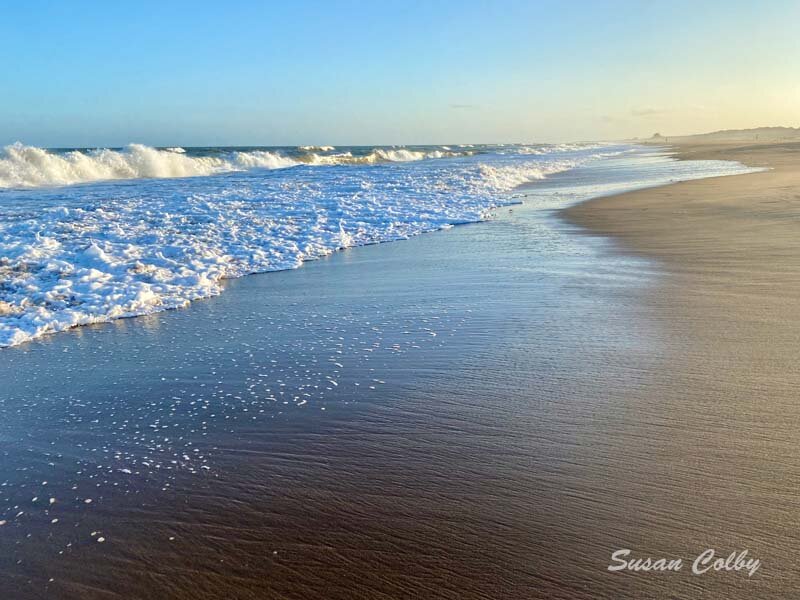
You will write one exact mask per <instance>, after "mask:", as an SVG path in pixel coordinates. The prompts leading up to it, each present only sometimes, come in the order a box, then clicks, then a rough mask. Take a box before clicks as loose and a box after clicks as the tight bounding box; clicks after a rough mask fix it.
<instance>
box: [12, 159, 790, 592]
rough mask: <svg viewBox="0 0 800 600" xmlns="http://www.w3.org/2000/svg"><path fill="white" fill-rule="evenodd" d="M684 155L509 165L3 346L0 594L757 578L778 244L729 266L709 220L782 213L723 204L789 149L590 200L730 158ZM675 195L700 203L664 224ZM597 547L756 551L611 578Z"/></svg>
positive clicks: (781, 422)
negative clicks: (467, 209) (464, 187)
mask: <svg viewBox="0 0 800 600" xmlns="http://www.w3.org/2000/svg"><path fill="white" fill-rule="evenodd" d="M702 158H703V159H704V160H702V161H696V162H695V161H693V160H687V161H677V162H676V161H672V160H670V159H669V158H668V157H666V156H665V154H664V152H663V151H662V150H661V149H658V148H652V149H641V148H635V149H633V150H632V151H631V152H627V153H623V154H619V155H612V156H608V157H604V158H602V159H599V160H597V161H594V162H591V163H588V164H585V165H582V166H580V167H579V168H572V169H567V170H563V171H560V172H557V173H553V174H550V175H548V176H547V177H546V178H544V179H538V180H535V181H530V182H529V183H526V184H525V185H523V186H522V187H520V188H517V189H516V190H515V191H514V194H515V196H514V199H515V200H516V201H517V202H519V203H518V204H513V205H505V206H502V207H499V208H496V209H494V210H493V212H492V216H491V219H490V220H488V221H486V222H482V223H474V224H467V225H463V226H459V227H454V228H447V229H445V230H443V231H438V232H436V233H431V234H427V235H421V236H417V237H413V238H411V239H407V240H403V241H399V242H396V243H383V244H378V245H373V246H369V247H361V248H352V249H348V250H345V251H341V252H337V253H334V254H332V255H329V256H324V257H321V258H320V259H319V260H316V261H312V262H307V263H305V264H304V265H303V266H302V267H301V268H298V269H294V270H287V271H280V272H274V273H267V274H261V275H252V276H248V277H243V278H239V279H231V280H227V281H225V282H224V288H225V289H224V292H223V293H222V294H221V295H219V296H215V297H213V298H210V299H208V300H204V301H202V302H195V303H193V304H192V305H191V307H189V308H188V309H187V310H179V311H168V312H161V313H158V314H152V315H147V316H144V317H139V318H136V319H120V320H114V321H112V322H110V323H106V324H98V325H91V326H86V327H79V328H76V329H71V330H69V331H67V332H63V333H58V334H55V335H48V336H43V337H41V338H39V339H36V340H34V341H33V342H31V343H27V344H23V345H20V346H18V347H12V348H7V349H4V350H3V352H4V354H3V358H4V359H5V360H4V361H3V362H2V363H0V370H1V371H2V372H0V375H2V378H3V381H4V383H5V387H4V391H3V397H2V400H3V403H2V410H3V417H4V419H3V422H2V423H3V425H2V429H0V441H1V442H2V451H3V456H4V467H5V473H4V475H5V478H4V481H3V487H2V490H3V494H2V500H3V501H4V506H3V508H4V512H3V516H2V519H3V520H4V521H5V522H4V524H3V525H2V527H0V548H2V558H0V590H2V592H3V593H4V594H5V595H7V596H9V597H13V598H15V599H16V598H20V599H25V598H42V597H56V598H98V599H104V598H116V597H125V598H152V597H159V598H192V599H195V598H219V597H235V598H253V599H261V598H298V599H301V598H309V597H324V598H342V599H351V598H365V599H366V598H370V599H371V598H420V597H425V598H453V599H456V598H458V599H463V598H548V599H551V598H556V599H558V598H564V599H575V598H614V599H616V598H632V599H633V598H636V599H639V598H642V597H653V598H673V597H692V596H697V595H700V594H702V597H706V598H735V597H748V596H750V595H753V594H766V595H772V596H775V597H780V595H781V594H783V592H785V590H787V589H792V588H793V587H794V585H795V583H796V581H795V579H794V578H795V577H796V574H795V573H794V571H793V569H792V565H793V562H792V556H793V550H794V549H795V548H796V547H797V543H796V542H797V534H796V533H795V532H794V531H793V524H794V523H795V522H796V509H795V504H796V502H795V501H796V491H795V487H796V485H795V484H796V481H797V473H798V471H797V467H798V460H797V459H796V458H795V457H794V455H793V453H792V448H793V447H794V445H795V440H796V436H795V433H794V425H795V421H796V418H797V411H796V409H795V408H794V407H793V406H792V390H794V389H796V384H797V380H796V376H795V375H794V371H793V370H792V365H793V364H794V359H796V358H797V353H796V350H793V348H792V343H793V341H792V340H795V341H796V339H797V336H796V329H794V330H792V327H791V324H792V323H796V321H794V320H792V319H794V318H795V317H793V316H791V314H790V313H791V309H792V301H793V300H792V299H793V298H795V297H796V295H793V291H792V290H791V288H789V287H787V285H788V284H787V283H786V282H784V281H782V280H783V279H790V278H791V272H792V271H791V270H792V260H791V259H792V255H791V249H789V248H787V249H786V250H785V253H784V256H785V261H784V263H783V264H781V263H780V262H779V261H778V260H777V258H776V256H777V257H779V256H780V253H776V251H775V248H774V247H771V246H765V247H764V248H763V250H762V255H761V259H760V260H759V259H758V258H757V256H756V255H755V254H754V252H756V251H757V248H755V249H754V251H753V252H748V253H747V254H746V255H743V256H742V257H741V259H740V258H739V250H738V246H735V245H733V242H731V241H729V240H727V238H726V236H725V235H724V233H725V232H726V231H730V232H733V231H734V229H735V228H737V227H741V231H740V232H739V234H740V235H739V236H738V237H739V238H742V237H743V236H744V232H748V231H749V232H750V235H751V236H752V239H753V240H762V242H763V243H764V244H767V243H768V242H769V243H770V244H777V243H779V242H780V240H781V239H782V238H781V236H780V235H777V234H778V233H779V232H780V231H783V230H782V229H781V228H782V227H786V230H785V235H786V236H787V237H788V236H789V235H790V230H791V226H790V225H789V224H783V221H784V217H785V216H786V214H787V213H786V211H788V210H790V207H789V205H781V204H778V205H776V206H774V211H775V215H776V216H775V218H774V219H771V220H767V217H766V216H765V215H762V214H761V212H760V211H759V213H758V214H757V215H754V216H753V217H752V218H750V219H751V220H747V219H745V220H746V221H747V222H742V223H740V221H739V220H737V219H732V218H731V215H732V214H734V208H731V207H730V206H728V204H727V203H728V202H729V200H730V197H731V194H733V193H734V191H741V192H742V194H743V195H742V196H741V198H742V199H741V203H742V204H741V206H747V202H748V200H747V198H748V196H747V195H746V194H745V191H746V190H751V192H752V193H753V194H755V193H756V192H757V191H758V190H762V189H763V188H764V187H765V185H766V184H765V183H764V181H766V182H770V181H771V182H773V183H772V184H769V185H774V186H775V188H774V189H775V190H778V191H777V192H776V194H779V193H783V192H782V190H785V189H789V190H791V189H792V187H791V185H792V184H791V183H780V182H783V181H784V180H783V179H781V177H787V178H788V177H791V168H790V166H788V165H789V163H788V162H787V166H786V167H785V168H776V169H775V170H774V171H769V172H765V173H755V174H747V175H728V176H726V177H714V178H712V179H700V180H698V181H690V182H684V183H678V184H674V185H667V186H665V187H655V188H652V189H644V190H641V191H636V192H630V193H627V194H624V195H622V196H609V194H613V193H614V192H615V191H619V190H624V189H632V188H647V187H650V186H657V185H663V184H665V183H667V182H669V181H670V180H673V179H675V178H684V179H690V178H697V177H703V176H711V175H724V174H727V173H729V172H733V171H731V169H732V168H733V167H731V165H730V164H729V163H719V164H717V163H712V162H705V159H706V158H709V159H711V160H718V159H722V160H726V159H729V158H728V156H727V155H722V154H720V155H718V156H717V155H714V156H708V157H706V156H705V155H703V156H702ZM690 159H691V157H690ZM733 160H742V161H743V162H745V163H747V164H749V163H750V162H752V164H753V165H754V166H763V165H764V164H767V162H769V161H771V160H773V159H772V158H767V157H764V158H763V161H762V162H761V163H759V162H757V160H759V159H752V161H751V160H745V158H744V157H742V158H734V159H733ZM776 164H777V163H776ZM736 169H738V167H736ZM775 178H777V179H775ZM753 181H755V182H759V181H761V183H750V182H753ZM785 181H787V182H789V181H790V180H789V179H786V180H785ZM767 187H769V186H768V185H767ZM682 190H686V192H685V194H686V196H685V198H686V200H685V201H684V202H683V203H680V202H677V201H676V202H674V203H673V199H672V197H670V198H667V197H666V195H668V194H673V195H675V198H678V196H677V195H678V194H681V193H684V192H682ZM717 190H723V191H721V192H717ZM724 190H729V191H728V192H726V191H724ZM716 193H718V195H717V196H714V194H716ZM758 193H760V192H758ZM596 196H604V197H603V198H600V199H597V200H592V201H589V202H586V203H581V202H583V201H584V200H586V199H588V198H593V197H596ZM698 197H701V198H709V199H711V200H705V202H708V203H710V206H705V205H704V208H703V210H706V211H711V212H709V213H708V215H707V220H706V227H705V228H702V227H699V226H698V227H696V228H695V229H693V230H691V231H686V232H684V233H683V234H681V233H680V231H681V228H682V227H684V226H687V227H688V225H687V223H693V222H694V219H691V220H687V219H686V218H685V217H686V215H689V214H691V211H692V210H695V209H694V204H693V203H694V202H696V198H698ZM715 197H716V198H718V200H717V203H716V204H715V203H714V202H713V198H715ZM792 197H793V196H792ZM773 199H775V198H773ZM778 199H779V200H780V198H778ZM667 200H669V201H667ZM566 205H574V206H573V207H572V208H568V209H566V211H565V210H564V206H566ZM671 211H672V212H671ZM712 212H713V216H712ZM650 213H655V214H657V218H656V220H655V221H652V220H651V218H650ZM745 213H746V211H745ZM643 215H646V216H643ZM670 215H672V218H673V221H671V222H670V227H668V228H666V229H668V233H663V230H664V229H665V228H664V227H663V226H662V225H663V223H664V222H666V221H667V219H668V218H669V216H670ZM773 221H774V222H775V224H774V229H771V233H770V235H768V236H766V237H765V236H762V235H759V234H758V232H757V231H756V230H757V229H758V228H759V227H760V226H761V225H762V224H763V223H768V224H769V225H770V226H772V223H773ZM652 222H657V223H659V225H656V226H654V225H652V224H651V223H652ZM648 228H649V229H648ZM727 228H731V229H730V230H729V229H727ZM659 232H662V233H659ZM681 235H682V237H681ZM637 236H638V237H637ZM659 236H663V237H659ZM669 236H675V237H674V238H672V241H670V237H669ZM717 237H718V238H719V240H717ZM744 237H745V239H746V236H744ZM640 239H641V240H646V241H642V242H641V243H640V242H639V241H638V240H640ZM706 240H707V242H708V243H706ZM740 243H744V242H741V241H740ZM753 243H755V241H754V242H753ZM787 243H788V242H787ZM647 244H651V245H650V246H648V245H647ZM714 244H719V246H715V245H714ZM725 244H727V245H725ZM679 246H681V247H679ZM664 248H672V255H670V253H669V252H668V251H667V250H664ZM692 248H696V252H695V254H691V252H692ZM716 248H719V253H718V254H715V252H716ZM705 250H708V253H707V254H706V253H704V252H705ZM767 259H768V260H767ZM704 261H705V262H704ZM765 262H768V263H769V267H768V268H765ZM756 272H757V273H756ZM787 274H788V275H787ZM748 278H749V279H748ZM778 283H780V284H781V285H778ZM784 284H786V285H784ZM747 303H750V304H747ZM753 303H755V304H753ZM753 306H756V307H760V309H759V310H755V308H753ZM736 307H739V308H738V309H736ZM735 309H736V310H738V312H736V310H735ZM779 310H782V311H784V312H785V313H786V314H784V312H774V311H779ZM765 335H769V336H771V337H769V338H767V337H764V336H765ZM723 340H724V341H725V344H724V346H723V347H720V346H722V344H721V341H723ZM31 374H36V376H35V377H33V376H32V375H31ZM54 520H55V521H54ZM101 540H102V541H101ZM621 548H629V549H632V551H633V554H634V555H635V556H648V555H649V556H661V555H664V556H668V557H671V558H673V557H684V559H685V560H687V561H689V558H690V557H693V556H696V555H697V554H699V553H701V552H703V551H704V550H705V549H706V548H716V549H717V551H718V553H719V554H720V555H722V554H723V553H724V555H725V556H727V555H728V554H729V553H730V552H732V551H734V550H737V551H742V550H744V549H748V550H749V552H750V553H751V555H753V556H755V557H758V558H759V559H761V561H762V563H763V566H762V567H761V568H760V570H758V572H757V573H756V574H754V575H753V576H752V577H748V575H747V573H745V572H733V573H709V574H706V575H703V576H693V575H692V574H691V572H690V568H689V566H688V565H687V566H686V567H684V569H683V570H682V571H680V572H675V573H621V572H609V571H608V566H609V564H610V560H611V555H612V553H613V552H614V551H616V550H618V549H621Z"/></svg>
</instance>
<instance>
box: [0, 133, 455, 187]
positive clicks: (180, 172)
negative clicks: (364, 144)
mask: <svg viewBox="0 0 800 600" xmlns="http://www.w3.org/2000/svg"><path fill="white" fill-rule="evenodd" d="M301 148H302V150H303V151H304V153H303V154H300V155H298V156H294V157H292V156H287V155H286V154H284V153H281V152H279V151H272V150H250V151H247V152H239V151H231V152H224V153H217V154H214V155H210V156H192V155H189V154H187V152H186V150H185V149H184V148H179V147H174V148H165V149H157V148H151V147H149V146H144V145H142V144H131V145H129V146H127V147H126V148H124V149H122V150H110V149H97V150H73V151H71V152H53V151H50V150H45V149H43V148H37V147H35V146H25V145H23V144H20V143H16V144H12V145H11V146H6V147H5V148H4V149H3V151H2V152H0V188H26V187H41V186H58V185H70V184H75V183H87V182H92V181H103V180H115V179H141V178H173V177H200V176H207V175H216V174H219V173H225V172H233V171H244V170H248V169H256V168H259V169H281V168H286V167H293V166H296V165H298V164H310V165H366V164H377V163H382V162H410V161H417V160H424V159H432V158H448V157H456V156H465V155H467V154H469V153H465V152H461V153H458V152H448V151H444V150H429V151H417V150H409V149H406V148H388V149H387V148H375V149H373V150H372V151H371V152H369V153H367V154H360V155H354V154H353V153H351V152H342V153H336V154H328V153H329V152H330V151H332V150H334V147H333V146H303V147H301ZM312 150H316V151H317V152H313V151H312Z"/></svg>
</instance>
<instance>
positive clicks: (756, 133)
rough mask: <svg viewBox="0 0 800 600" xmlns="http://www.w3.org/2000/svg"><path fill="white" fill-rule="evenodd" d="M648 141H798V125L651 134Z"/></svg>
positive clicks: (799, 133)
mask: <svg viewBox="0 0 800 600" xmlns="http://www.w3.org/2000/svg"><path fill="white" fill-rule="evenodd" d="M644 141H645V142H650V143H663V142H674V143H692V142H698V143H699V142H703V143H713V142H719V143H724V142H778V141H800V127H757V128H755V129H723V130H722V131H712V132H711V133H697V134H693V135H674V136H673V135H667V136H664V135H661V134H660V133H656V134H653V136H652V137H650V138H647V139H646V140H644Z"/></svg>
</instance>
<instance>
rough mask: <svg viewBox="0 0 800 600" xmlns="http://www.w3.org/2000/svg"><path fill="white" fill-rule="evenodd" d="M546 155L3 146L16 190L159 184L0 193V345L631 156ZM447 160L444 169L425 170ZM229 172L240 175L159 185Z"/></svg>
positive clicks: (701, 169) (215, 289)
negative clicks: (316, 159)
mask: <svg viewBox="0 0 800 600" xmlns="http://www.w3.org/2000/svg"><path fill="white" fill-rule="evenodd" d="M514 148H516V150H515V149H514ZM548 148H549V149H548V151H546V152H542V153H540V154H535V153H530V152H528V150H531V149H535V147H530V146H529V147H525V148H522V147H512V146H509V147H506V148H503V149H501V150H498V149H497V148H496V147H493V148H490V149H488V150H487V149H486V148H477V149H476V150H475V151H476V152H479V153H478V154H474V155H471V156H459V157H450V156H445V155H444V154H442V153H447V152H448V151H446V150H443V149H430V148H429V149H407V148H391V149H380V148H379V149H375V150H374V151H370V152H367V153H364V151H363V150H355V149H354V150H353V151H344V152H339V153H337V154H336V157H337V158H335V160H336V161H339V162H334V163H331V164H342V162H343V161H345V160H348V159H353V160H355V159H364V158H366V157H370V156H373V155H374V156H376V157H380V160H378V159H377V158H376V159H374V160H373V162H362V163H357V162H353V163H345V164H349V166H347V168H322V167H320V168H317V167H313V166H303V167H298V168H293V169H280V168H279V167H283V166H290V165H297V164H298V163H297V161H295V160H294V159H292V158H289V157H286V156H284V155H282V154H279V153H277V152H272V151H266V150H263V151H262V150H255V151H247V152H228V151H225V152H224V153H223V154H222V155H221V157H220V156H217V155H215V156H205V157H204V156H191V155H189V153H185V154H182V153H179V152H175V151H167V150H156V149H153V148H147V147H144V146H130V147H129V148H127V149H126V150H124V151H109V150H100V151H97V152H94V153H81V152H76V153H65V154H59V155H56V154H51V153H48V152H45V151H43V150H40V149H36V148H30V147H24V146H13V147H11V148H10V150H8V151H7V152H8V156H9V157H10V158H6V159H4V160H11V161H16V162H14V164H15V165H19V164H21V165H24V167H25V169H29V170H27V171H24V173H21V172H17V171H14V172H13V175H12V176H13V177H15V178H16V179H14V181H16V182H19V181H21V180H22V181H29V182H30V181H33V182H40V181H42V179H46V178H45V177H44V175H43V174H44V173H47V174H48V175H47V177H49V180H48V181H49V185H52V184H53V183H54V180H56V179H57V180H58V181H61V182H64V183H71V182H74V181H86V180H89V179H91V178H94V179H114V178H117V179H120V178H125V177H134V176H140V177H142V176H147V177H157V178H156V179H147V180H142V181H138V182H134V183H125V184H120V183H114V182H109V183H103V184H95V185H90V186H81V187H63V188H56V189H51V188H44V189H30V190H0V346H10V345H15V344H19V343H22V342H25V341H28V340H31V339H34V338H37V337H39V336H41V335H44V334H46V333H50V332H55V331H62V330H64V329H68V328H70V327H74V326H77V325H83V324H88V323H97V322H103V321H109V320H111V319H115V318H119V317H127V316H134V315H142V314H148V313H153V312H157V311H161V310H165V309H169V308H177V307H182V306H186V305H187V304H189V303H190V302H191V301H193V300H195V299H199V298H206V297H209V296H213V295H215V294H218V293H220V291H221V290H222V281H223V280H224V279H226V278H232V277H239V276H242V275H246V274H248V273H255V272H266V271H274V270H280V269H291V268H295V267H297V266H299V265H300V264H302V262H303V261H306V260H312V259H315V258H318V257H321V256H324V255H327V254H330V253H331V252H334V251H336V250H338V249H340V248H347V247H351V246H359V245H364V244H371V243H377V242H384V241H390V240H399V239H404V238H408V237H410V236H414V235H417V234H420V233H424V232H427V231H434V230H437V229H442V228H447V227H451V226H452V225H455V224H459V223H467V222H474V221H479V220H482V219H484V218H486V217H487V215H488V213H489V211H490V210H491V209H492V208H493V207H496V206H499V205H503V204H508V203H512V202H515V200H514V199H513V195H512V194H511V193H510V192H512V190H514V189H515V188H516V187H517V186H519V185H520V184H523V183H525V182H528V181H532V180H535V179H541V178H544V177H546V176H547V175H549V174H552V173H555V172H558V171H563V170H566V169H570V168H573V167H575V166H577V165H580V164H582V163H584V162H586V161H591V160H596V159H598V158H603V157H608V156H611V155H620V154H622V153H624V152H626V151H629V150H630V148H627V147H608V146H594V145H577V146H571V147H568V148H567V147H563V148H561V149H560V150H559V149H553V147H548ZM312 154H313V153H312ZM315 156H320V155H318V154H315ZM445 157H446V158H451V160H427V159H429V158H445ZM290 161H291V162H290ZM662 162H663V161H662ZM222 163H224V164H222ZM323 164H324V163H323ZM669 164H671V165H674V166H675V167H674V168H675V170H674V172H673V171H670V170H669V169H666V170H665V168H664V166H663V165H662V166H659V167H658V168H659V169H660V171H658V173H661V174H660V175H659V174H658V173H656V175H655V176H654V177H656V179H652V181H656V180H658V181H660V182H666V181H669V180H675V179H681V178H687V179H688V178H694V177H701V176H710V175H713V174H729V173H734V172H742V170H743V169H742V167H741V166H740V165H736V164H735V163H720V164H719V165H716V164H712V163H710V162H708V161H705V162H703V163H698V165H700V166H697V165H694V164H692V163H691V162H685V161H681V162H679V161H673V162H672V163H669ZM669 164H668V165H667V166H669ZM31 165H33V166H31ZM230 165H234V166H235V167H236V170H243V171H244V172H242V173H236V174H233V175H226V176H225V177H206V178H193V179H181V180H176V179H170V177H173V178H174V177H182V176H187V175H199V174H214V173H218V172H224V171H229V170H231V167H230ZM34 166H36V168H34ZM6 167H7V165H6ZM253 168H261V169H264V168H266V170H259V171H252V170H250V169H253ZM662 171H663V173H662ZM0 173H3V172H2V171H0ZM130 173H136V174H138V175H130ZM56 174H57V175H58V178H56V177H55V175H56ZM4 176H6V175H4ZM158 177H161V178H162V179H158ZM658 177H661V179H658ZM17 185H19V184H18V183H17ZM31 185H34V184H31ZM630 185H633V184H630ZM634 187H635V185H634Z"/></svg>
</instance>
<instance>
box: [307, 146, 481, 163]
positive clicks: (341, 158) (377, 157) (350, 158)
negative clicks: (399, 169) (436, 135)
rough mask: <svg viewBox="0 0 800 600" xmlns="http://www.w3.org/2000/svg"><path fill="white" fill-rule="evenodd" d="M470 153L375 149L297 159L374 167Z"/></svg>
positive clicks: (470, 153) (311, 155)
mask: <svg viewBox="0 0 800 600" xmlns="http://www.w3.org/2000/svg"><path fill="white" fill-rule="evenodd" d="M472 154H473V153H472V152H452V151H447V150H429V151H421V150H409V149H406V148H390V149H386V148H375V149H373V150H372V151H371V152H369V153H368V154H363V155H354V154H353V153H352V152H340V153H338V154H315V153H310V154H307V155H305V156H301V157H299V158H298V160H299V161H300V162H305V163H307V164H311V165H374V164H380V163H392V162H412V161H417V160H426V159H434V158H456V157H459V156H471V155H472Z"/></svg>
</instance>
